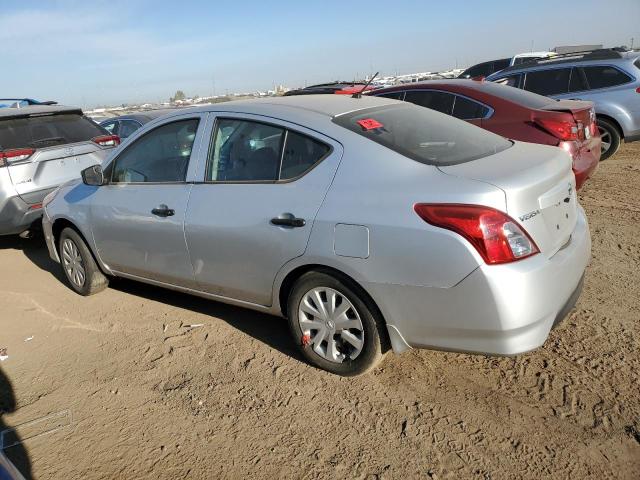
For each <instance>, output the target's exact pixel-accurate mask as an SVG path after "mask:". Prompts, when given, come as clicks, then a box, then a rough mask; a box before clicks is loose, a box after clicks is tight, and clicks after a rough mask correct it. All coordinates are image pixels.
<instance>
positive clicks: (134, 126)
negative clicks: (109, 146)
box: [118, 120, 140, 138]
mask: <svg viewBox="0 0 640 480" xmlns="http://www.w3.org/2000/svg"><path fill="white" fill-rule="evenodd" d="M139 128H140V124H139V123H138V122H136V121H134V120H120V130H119V131H120V133H119V134H118V135H120V138H127V137H129V136H130V135H131V134H132V133H133V132H135V131H136V130H138V129H139Z"/></svg>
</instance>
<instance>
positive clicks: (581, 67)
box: [578, 63, 636, 92]
mask: <svg viewBox="0 0 640 480" xmlns="http://www.w3.org/2000/svg"><path fill="white" fill-rule="evenodd" d="M588 67H610V68H613V69H614V70H617V71H618V72H620V73H622V74H623V75H626V76H627V78H628V79H629V81H627V82H624V83H619V84H618V85H611V86H609V87H600V88H591V86H590V85H589V79H588V78H587V74H586V72H585V71H584V69H585V68H588ZM578 68H580V69H582V74H583V75H584V77H583V78H584V81H585V83H586V85H587V90H580V91H581V92H594V91H598V90H606V89H607V88H618V87H623V86H625V85H628V84H630V83H634V82H636V79H635V78H634V77H633V75H631V74H630V73H628V72H626V71H625V70H623V69H622V68H620V67H618V66H617V65H612V64H609V63H599V64H597V65H580V67H578Z"/></svg>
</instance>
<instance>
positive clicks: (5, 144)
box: [0, 113, 107, 150]
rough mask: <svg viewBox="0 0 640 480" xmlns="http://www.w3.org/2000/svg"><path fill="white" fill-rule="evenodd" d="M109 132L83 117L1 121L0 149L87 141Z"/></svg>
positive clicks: (49, 116) (70, 114)
mask: <svg viewBox="0 0 640 480" xmlns="http://www.w3.org/2000/svg"><path fill="white" fill-rule="evenodd" d="M106 133H107V132H106V131H105V130H104V128H102V127H101V126H100V125H98V124H96V123H94V122H93V121H92V120H89V119H88V118H86V117H83V116H82V115H80V114H73V113H63V114H56V115H45V116H38V117H27V118H24V117H23V118H9V119H6V120H0V150H4V149H7V150H8V149H12V148H45V147H53V146H56V145H65V144H67V143H76V142H85V141H88V140H91V139H92V138H94V137H98V136H100V135H106Z"/></svg>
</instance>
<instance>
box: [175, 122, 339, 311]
mask: <svg viewBox="0 0 640 480" xmlns="http://www.w3.org/2000/svg"><path fill="white" fill-rule="evenodd" d="M209 138H210V139H211V141H210V146H209V148H208V154H207V160H206V167H205V168H204V176H203V177H202V178H201V180H202V181H200V182H196V183H195V184H194V185H193V190H192V191H191V196H190V200H189V208H188V210H187V218H186V221H185V235H186V238H187V244H188V249H189V253H190V255H191V260H192V263H193V267H194V272H195V278H196V281H197V282H198V287H199V289H200V290H203V291H205V292H208V293H211V294H214V295H218V296H222V297H226V298H232V299H236V300H241V301H244V302H250V303H254V304H260V305H270V304H271V299H272V289H273V282H274V279H275V276H276V274H277V273H278V271H279V270H280V269H281V268H282V266H283V265H284V264H285V263H287V262H288V261H289V260H291V259H293V258H296V257H298V256H300V255H302V254H303V253H304V251H305V249H306V246H307V241H308V240H309V235H310V233H311V229H312V226H313V222H314V219H315V216H316V213H317V212H318V210H319V208H320V205H321V203H322V200H323V198H324V196H325V194H326V192H327V190H328V188H329V186H330V184H331V181H332V179H333V177H334V175H335V172H336V169H337V168H338V164H339V163H340V160H341V158H342V147H341V145H340V144H339V143H338V142H336V141H334V140H332V139H330V138H327V137H324V136H322V135H320V134H318V133H316V132H312V131H309V130H306V129H304V128H302V127H300V126H297V125H296V126H293V125H289V124H287V123H286V122H282V121H280V120H277V119H271V118H267V119H265V117H261V116H251V115H236V114H225V115H224V116H223V117H218V118H216V121H215V122H214V124H213V125H212V128H211V133H210V134H209Z"/></svg>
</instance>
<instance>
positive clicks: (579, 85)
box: [569, 67, 588, 92]
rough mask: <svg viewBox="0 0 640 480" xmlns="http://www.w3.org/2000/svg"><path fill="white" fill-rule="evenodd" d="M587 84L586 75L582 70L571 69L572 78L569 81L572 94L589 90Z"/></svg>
mask: <svg viewBox="0 0 640 480" xmlns="http://www.w3.org/2000/svg"><path fill="white" fill-rule="evenodd" d="M587 88H588V87H587V83H586V81H585V79H584V73H582V69H580V68H576V67H574V68H572V69H571V78H570V79H569V91H570V92H582V91H584V90H587Z"/></svg>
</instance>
